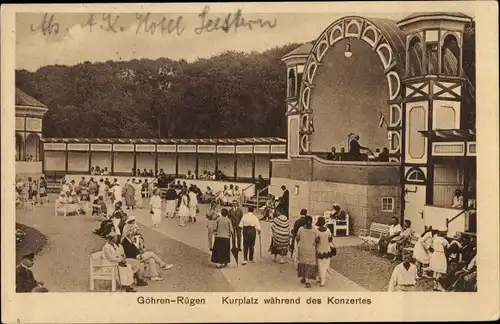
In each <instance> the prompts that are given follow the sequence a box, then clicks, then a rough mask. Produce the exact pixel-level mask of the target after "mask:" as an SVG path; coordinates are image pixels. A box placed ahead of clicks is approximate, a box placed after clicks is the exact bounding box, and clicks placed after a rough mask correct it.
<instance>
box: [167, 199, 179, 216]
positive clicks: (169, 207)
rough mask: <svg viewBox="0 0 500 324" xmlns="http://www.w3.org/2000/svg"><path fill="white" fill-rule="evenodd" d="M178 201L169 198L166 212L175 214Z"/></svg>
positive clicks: (171, 214)
mask: <svg viewBox="0 0 500 324" xmlns="http://www.w3.org/2000/svg"><path fill="white" fill-rule="evenodd" d="M176 203H177V202H176V201H175V200H167V206H166V210H165V212H166V213H167V215H168V216H173V215H174V214H175V210H176V207H177V206H176Z"/></svg>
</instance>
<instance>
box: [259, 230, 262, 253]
mask: <svg viewBox="0 0 500 324" xmlns="http://www.w3.org/2000/svg"><path fill="white" fill-rule="evenodd" d="M259 252H260V257H261V258H262V239H261V236H260V232H259Z"/></svg>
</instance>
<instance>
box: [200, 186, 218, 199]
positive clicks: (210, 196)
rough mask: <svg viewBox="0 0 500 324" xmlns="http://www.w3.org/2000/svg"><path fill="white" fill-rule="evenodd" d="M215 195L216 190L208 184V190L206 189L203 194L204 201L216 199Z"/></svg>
mask: <svg viewBox="0 0 500 324" xmlns="http://www.w3.org/2000/svg"><path fill="white" fill-rule="evenodd" d="M214 198H215V196H214V191H213V190H212V188H210V186H207V190H206V191H205V193H204V194H203V199H202V200H203V201H210V200H212V199H214Z"/></svg>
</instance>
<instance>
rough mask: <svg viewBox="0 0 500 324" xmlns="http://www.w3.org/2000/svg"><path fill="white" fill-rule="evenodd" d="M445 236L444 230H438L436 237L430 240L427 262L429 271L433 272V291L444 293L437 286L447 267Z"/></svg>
mask: <svg viewBox="0 0 500 324" xmlns="http://www.w3.org/2000/svg"><path fill="white" fill-rule="evenodd" d="M445 234H446V229H445V228H442V229H439V231H438V232H437V233H436V236H434V238H433V240H432V255H431V258H430V261H429V270H432V271H433V272H434V275H433V278H434V290H443V291H444V289H443V288H442V287H441V285H440V284H439V279H441V276H443V275H445V274H446V270H447V265H448V264H447V258H446V248H447V247H448V245H449V243H448V241H447V240H446V238H444V235H445Z"/></svg>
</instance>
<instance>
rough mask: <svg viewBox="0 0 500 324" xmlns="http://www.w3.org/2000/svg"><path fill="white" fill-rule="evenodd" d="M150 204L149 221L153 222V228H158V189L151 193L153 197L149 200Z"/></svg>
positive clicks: (159, 201)
mask: <svg viewBox="0 0 500 324" xmlns="http://www.w3.org/2000/svg"><path fill="white" fill-rule="evenodd" d="M150 204H151V210H150V212H149V213H150V214H151V220H152V222H153V227H158V225H160V223H161V197H160V189H156V190H155V191H153V196H152V197H151V200H150Z"/></svg>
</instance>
